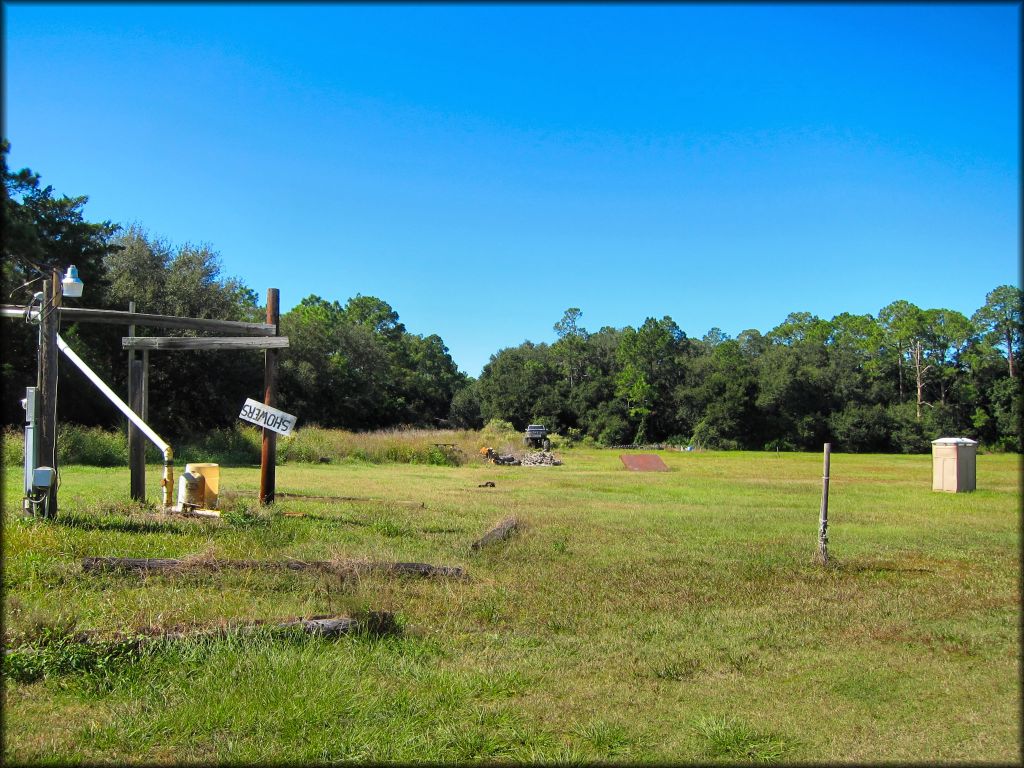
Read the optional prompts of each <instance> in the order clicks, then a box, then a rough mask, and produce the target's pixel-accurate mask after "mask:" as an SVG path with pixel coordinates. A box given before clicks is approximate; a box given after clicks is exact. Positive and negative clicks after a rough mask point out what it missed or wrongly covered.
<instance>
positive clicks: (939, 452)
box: [932, 437, 978, 493]
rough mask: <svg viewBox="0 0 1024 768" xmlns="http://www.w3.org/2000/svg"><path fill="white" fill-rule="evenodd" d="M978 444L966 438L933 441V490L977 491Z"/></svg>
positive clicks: (952, 491) (942, 438)
mask: <svg viewBox="0 0 1024 768" xmlns="http://www.w3.org/2000/svg"><path fill="white" fill-rule="evenodd" d="M977 455H978V443H977V442H976V441H974V440H971V439H969V438H966V437H940V438H939V439H938V440H932V490H933V491H946V492H948V493H964V492H965V491H973V490H974V489H975V477H976V474H977Z"/></svg>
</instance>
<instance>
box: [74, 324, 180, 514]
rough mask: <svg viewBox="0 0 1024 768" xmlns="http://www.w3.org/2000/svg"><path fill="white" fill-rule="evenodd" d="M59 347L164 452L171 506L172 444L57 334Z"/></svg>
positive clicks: (166, 494)
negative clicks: (130, 406) (129, 405)
mask: <svg viewBox="0 0 1024 768" xmlns="http://www.w3.org/2000/svg"><path fill="white" fill-rule="evenodd" d="M57 348H58V349H59V350H60V351H61V352H63V353H64V354H65V356H66V357H67V358H68V359H69V360H70V361H71V362H72V363H74V364H75V366H76V367H77V368H78V370H80V371H81V372H82V373H84V374H85V376H86V378H87V379H89V381H91V382H92V383H93V384H95V385H96V388H97V389H99V391H100V392H102V393H103V394H104V395H106V396H107V399H108V400H110V402H112V403H113V404H114V405H115V406H117V409H118V410H119V411H121V413H123V414H124V415H125V416H127V417H128V420H129V421H130V422H131V423H132V424H134V425H135V426H136V427H138V428H139V429H140V430H141V431H142V433H143V434H144V435H145V436H146V437H148V438H149V439H150V440H152V441H153V444H154V445H155V446H156V447H157V448H159V449H160V450H161V451H162V452H163V454H164V476H163V478H162V479H161V480H160V485H161V486H162V489H163V505H164V506H165V507H169V506H171V494H172V493H173V490H174V453H173V452H172V451H171V446H169V445H168V444H167V442H166V441H165V440H164V439H163V438H162V437H160V435H158V434H157V433H156V432H154V431H153V429H152V427H150V426H149V425H148V424H147V423H146V422H144V421H143V420H142V419H141V418H140V417H139V415H138V414H137V413H135V411H133V410H132V409H131V408H129V407H128V404H127V403H125V401H124V400H122V399H121V398H120V397H118V396H117V394H116V393H115V392H114V390H112V389H111V388H110V387H108V386H107V385H106V383H105V382H104V381H103V379H101V378H100V377H99V376H97V375H96V374H95V373H94V372H93V370H92V368H90V367H89V366H88V365H87V364H86V362H85V361H84V360H83V359H82V358H80V357H79V356H78V355H77V354H75V351H74V350H73V349H71V347H69V346H68V343H67V342H66V341H64V339H62V338H61V337H60V336H59V335H58V336H57Z"/></svg>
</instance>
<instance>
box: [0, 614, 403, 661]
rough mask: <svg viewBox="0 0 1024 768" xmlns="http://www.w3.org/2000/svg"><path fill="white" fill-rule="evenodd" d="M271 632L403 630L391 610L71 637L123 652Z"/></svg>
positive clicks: (17, 650)
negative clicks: (208, 626)
mask: <svg viewBox="0 0 1024 768" xmlns="http://www.w3.org/2000/svg"><path fill="white" fill-rule="evenodd" d="M263 630H266V631H269V632H270V634H271V635H278V636H280V635H287V634H288V633H291V632H299V633H301V634H306V635H314V636H316V637H322V638H327V639H334V638H339V637H342V636H343V635H349V634H355V633H366V634H370V635H374V636H381V635H393V634H398V633H399V632H400V631H401V629H400V627H399V625H398V622H397V621H396V620H395V615H394V614H393V613H391V612H389V611H367V612H365V613H361V614H359V615H357V616H329V615H325V616H310V617H309V618H303V619H292V620H289V621H268V620H266V619H253V620H250V621H246V622H242V623H238V622H235V623H226V624H223V625H221V626H217V627H214V628H203V627H198V628H192V629H179V630H172V631H153V630H141V631H139V632H135V633H131V634H125V633H115V634H110V633H105V632H102V631H99V630H83V631H78V632H74V633H72V634H70V635H69V636H68V639H69V640H70V641H72V642H74V643H76V644H78V645H85V646H91V647H99V648H108V649H113V648H116V649H118V650H121V651H131V650H141V649H142V648H143V647H146V646H151V645H153V644H156V643H161V642H176V641H179V640H215V639H217V638H222V637H227V636H229V635H252V634H255V633H257V632H260V631H263ZM36 650H37V649H35V648H32V647H31V646H27V647H26V646H21V647H15V648H6V649H5V650H4V654H5V656H7V655H10V654H13V653H32V652H35V651H36Z"/></svg>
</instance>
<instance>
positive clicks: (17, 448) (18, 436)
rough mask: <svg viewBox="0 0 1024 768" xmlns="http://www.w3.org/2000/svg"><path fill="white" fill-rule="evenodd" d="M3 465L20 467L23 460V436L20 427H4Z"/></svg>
mask: <svg viewBox="0 0 1024 768" xmlns="http://www.w3.org/2000/svg"><path fill="white" fill-rule="evenodd" d="M3 452H4V466H5V467H20V466H21V465H22V464H23V463H24V461H25V437H24V433H23V432H22V431H21V430H20V429H16V428H15V427H6V428H5V429H4V434H3Z"/></svg>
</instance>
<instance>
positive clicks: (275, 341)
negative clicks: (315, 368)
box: [121, 336, 288, 351]
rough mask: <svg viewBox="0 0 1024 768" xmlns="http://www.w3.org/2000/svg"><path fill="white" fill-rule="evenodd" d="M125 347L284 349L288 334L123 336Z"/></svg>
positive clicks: (162, 348)
mask: <svg viewBox="0 0 1024 768" xmlns="http://www.w3.org/2000/svg"><path fill="white" fill-rule="evenodd" d="M121 346H122V347H123V348H124V349H156V350H162V351H167V350H197V351H198V350H211V349H257V350H259V349H283V348H286V347H287V346H288V337H287V336H253V337H245V336H238V337H231V336H206V337H184V336H123V337H122V338H121Z"/></svg>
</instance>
